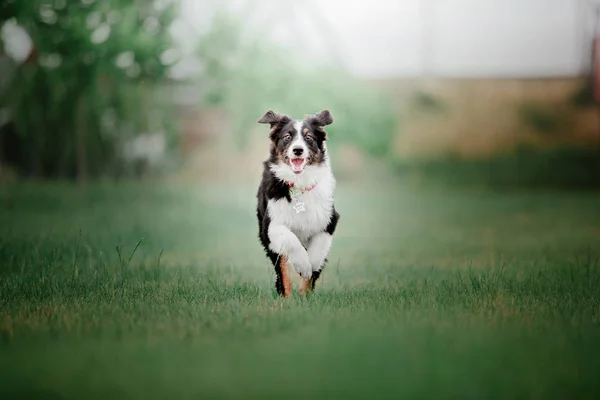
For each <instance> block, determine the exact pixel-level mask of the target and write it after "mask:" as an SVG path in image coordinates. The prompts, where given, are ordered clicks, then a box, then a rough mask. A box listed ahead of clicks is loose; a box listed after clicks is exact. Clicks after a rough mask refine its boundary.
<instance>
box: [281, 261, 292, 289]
mask: <svg viewBox="0 0 600 400" xmlns="http://www.w3.org/2000/svg"><path fill="white" fill-rule="evenodd" d="M288 266H289V264H288V259H287V257H285V256H282V257H281V261H280V262H279V268H280V272H281V282H282V283H283V297H289V296H290V295H291V294H292V279H291V278H290V270H289V267H288Z"/></svg>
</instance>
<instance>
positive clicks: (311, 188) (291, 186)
mask: <svg viewBox="0 0 600 400" xmlns="http://www.w3.org/2000/svg"><path fill="white" fill-rule="evenodd" d="M285 183H287V185H288V186H289V187H290V189H292V188H294V187H295V186H294V183H293V182H285ZM315 187H317V184H316V183H313V185H312V186H310V187H307V188H304V189H299V188H296V190H299V191H300V193H302V194H304V193H305V192H310V191H311V190H313V189H314V188H315Z"/></svg>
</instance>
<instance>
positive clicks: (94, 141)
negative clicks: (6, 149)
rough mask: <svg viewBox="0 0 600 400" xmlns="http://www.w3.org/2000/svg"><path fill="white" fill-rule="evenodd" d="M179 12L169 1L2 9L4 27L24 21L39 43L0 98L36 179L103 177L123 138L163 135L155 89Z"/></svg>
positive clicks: (36, 2) (94, 0) (6, 4)
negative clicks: (9, 115) (171, 29)
mask: <svg viewBox="0 0 600 400" xmlns="http://www.w3.org/2000/svg"><path fill="white" fill-rule="evenodd" d="M176 11H177V3H176V2H173V1H168V0H167V1H142V0H133V1H130V0H102V1H99V0H81V1H67V0H53V1H52V0H27V1H16V0H6V1H3V2H2V3H0V26H2V25H4V24H5V23H6V22H7V21H9V22H10V23H15V24H18V25H19V26H21V27H23V28H24V29H25V30H26V31H27V33H28V35H29V36H30V37H31V39H32V42H33V46H34V57H33V58H30V59H29V60H28V62H26V63H24V64H22V65H18V66H15V68H14V69H13V70H14V71H13V75H12V77H11V81H10V87H9V88H8V90H7V91H6V92H5V93H4V95H3V96H2V98H1V99H0V104H4V105H5V106H7V107H8V108H9V109H10V111H11V114H12V116H13V125H14V130H15V131H16V132H17V134H18V135H19V138H20V141H21V142H22V143H24V144H25V147H26V148H25V149H24V150H23V154H22V155H21V157H20V161H21V162H22V163H23V164H25V165H26V169H28V171H29V173H30V174H33V175H34V176H53V177H56V176H62V177H64V176H74V175H75V176H77V177H79V178H80V179H85V177H86V176H99V175H101V174H103V173H105V172H106V170H107V168H109V166H111V165H113V164H114V162H115V161H116V160H117V157H118V154H117V153H118V148H119V146H118V144H120V143H122V142H123V141H124V140H126V138H127V137H131V136H132V135H133V134H136V133H140V132H148V131H151V132H156V131H158V130H162V129H165V127H164V126H163V122H162V121H164V120H165V118H162V117H163V116H164V114H161V112H162V113H164V112H167V110H166V108H165V107H164V104H158V103H157V100H156V99H155V98H154V97H155V93H154V87H155V85H157V84H159V83H160V82H162V81H164V80H165V78H166V77H167V73H168V71H169V68H170V66H171V65H172V64H173V62H174V61H175V60H174V57H173V50H172V47H173V43H172V39H171V36H170V34H169V33H168V29H169V27H170V25H171V23H172V22H173V21H174V19H175V17H176ZM148 116H150V117H151V118H148Z"/></svg>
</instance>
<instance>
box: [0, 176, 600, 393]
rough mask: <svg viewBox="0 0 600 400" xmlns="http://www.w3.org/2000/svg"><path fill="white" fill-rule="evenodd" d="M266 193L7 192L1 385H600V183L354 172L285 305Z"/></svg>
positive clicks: (369, 389) (101, 389)
mask: <svg viewBox="0 0 600 400" xmlns="http://www.w3.org/2000/svg"><path fill="white" fill-rule="evenodd" d="M254 190H255V189H254V187H252V186H247V185H235V186H232V187H231V186H230V187H227V186H225V185H221V186H220V185H210V186H208V185H203V186H199V187H193V188H192V187H189V186H186V187H183V186H174V185H172V186H160V187H154V186H150V185H147V184H146V185H145V184H135V185H133V184H131V185H130V184H120V185H108V184H100V183H98V184H93V185H90V186H89V187H88V188H87V190H86V191H85V192H84V193H81V192H79V191H78V190H77V189H76V188H74V187H73V186H71V185H69V184H63V183H52V184H41V183H37V184H24V183H18V184H11V185H10V186H7V187H5V188H4V192H3V193H2V196H1V197H0V200H1V201H2V203H1V204H2V209H1V212H0V265H1V271H0V354H1V357H0V396H2V397H3V398H56V399H59V398H60V399H80V398H86V399H93V398H113V399H114V398H127V399H131V398H244V399H250V398H260V399H264V398H307V397H311V398H398V397H401V396H405V397H410V398H414V397H418V398H561V399H562V398H597V397H598V395H599V394H600V383H599V381H598V380H597V371H598V368H599V367H600V361H599V359H598V353H597V350H598V349H599V348H600V327H599V322H600V321H599V319H600V294H599V291H598V287H599V284H600V265H599V261H598V255H599V254H600V252H599V251H600V240H599V239H600V228H599V227H600V209H599V208H598V204H600V194H598V193H593V192H585V193H581V192H580V193H569V192H562V193H557V192H547V191H546V192H544V191H519V192H516V191H513V192H508V191H505V192H497V193H494V192H490V191H477V190H458V189H448V188H445V189H444V188H428V189H423V188H417V187H411V186H408V185H403V184H397V185H396V184H390V182H386V184H385V185H384V184H375V183H371V184H354V185H352V186H349V185H348V186H347V185H344V184H343V183H342V184H340V187H339V189H338V193H337V199H338V200H337V204H338V209H339V211H340V213H341V215H342V218H341V219H340V224H339V231H338V233H337V236H336V239H335V240H334V247H333V250H332V254H331V257H330V264H329V266H328V268H327V269H326V271H325V274H324V278H323V280H322V281H321V282H320V285H318V288H317V291H316V292H315V293H314V294H313V295H312V296H310V297H308V298H301V297H300V296H298V295H297V294H296V295H295V296H294V297H292V298H290V299H287V300H282V299H278V298H276V297H275V296H274V290H273V279H274V276H273V275H274V274H273V271H272V269H271V267H270V266H269V265H268V263H267V260H266V258H265V257H264V255H263V253H262V250H261V248H260V246H259V245H258V240H257V238H256V232H255V231H256V222H255V220H254V211H253V206H254V198H253V196H254ZM142 239H143V240H142ZM117 249H118V250H117Z"/></svg>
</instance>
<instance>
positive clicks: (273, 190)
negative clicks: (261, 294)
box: [256, 110, 340, 297]
mask: <svg viewBox="0 0 600 400" xmlns="http://www.w3.org/2000/svg"><path fill="white" fill-rule="evenodd" d="M258 122H259V123H261V124H270V125H271V132H270V135H269V136H270V139H271V151H270V157H269V159H268V160H267V161H265V162H264V171H263V176H262V181H261V183H260V187H259V189H258V194H257V198H258V204H257V209H256V214H257V217H258V225H259V237H260V241H261V243H262V245H263V246H264V248H265V251H266V253H267V256H268V257H269V258H270V259H271V262H272V263H273V265H274V267H275V271H276V274H277V280H276V283H275V287H276V288H277V292H278V293H279V294H280V295H283V296H285V297H287V296H289V295H290V294H291V290H292V284H291V279H290V276H289V272H288V266H291V267H292V268H293V269H294V270H295V271H296V272H297V273H298V274H300V277H301V278H302V284H301V287H300V292H301V293H307V292H309V291H311V290H313V289H314V287H315V282H316V280H317V279H318V278H319V276H320V275H321V271H322V269H323V267H324V265H325V262H326V261H327V255H328V254H329V250H330V248H331V241H332V235H333V233H334V231H335V228H336V225H337V222H338V219H339V217H340V216H339V214H338V213H337V211H336V210H335V207H334V204H333V193H334V190H335V179H334V177H333V173H332V171H331V167H330V163H329V156H328V154H327V147H326V145H325V141H326V139H327V133H326V132H325V131H324V130H323V127H324V126H326V125H329V124H331V123H332V122H333V117H332V116H331V113H330V112H329V111H328V110H323V111H321V112H319V113H317V114H315V115H311V116H307V117H305V119H304V120H294V119H292V118H290V117H288V116H287V115H282V114H277V113H275V112H273V111H271V110H269V111H267V113H266V114H265V115H264V116H263V117H262V118H261V119H259V120H258Z"/></svg>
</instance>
